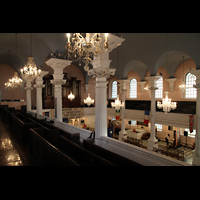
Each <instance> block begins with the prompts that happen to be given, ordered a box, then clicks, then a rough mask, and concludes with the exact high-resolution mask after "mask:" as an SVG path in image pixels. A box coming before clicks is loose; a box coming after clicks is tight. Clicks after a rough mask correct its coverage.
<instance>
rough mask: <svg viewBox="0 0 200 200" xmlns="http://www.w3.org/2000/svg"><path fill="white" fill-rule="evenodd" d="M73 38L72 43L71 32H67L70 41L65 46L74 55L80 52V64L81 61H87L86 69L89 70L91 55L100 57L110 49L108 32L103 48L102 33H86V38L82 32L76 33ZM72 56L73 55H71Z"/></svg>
mask: <svg viewBox="0 0 200 200" xmlns="http://www.w3.org/2000/svg"><path fill="white" fill-rule="evenodd" d="M73 36H74V37H73V38H72V44H73V46H72V45H71V42H70V34H69V33H68V34H67V37H68V42H67V45H66V46H65V48H66V49H67V50H68V56H69V55H70V54H69V53H71V54H73V56H74V57H76V55H77V54H78V56H79V58H78V59H77V60H79V65H80V61H81V59H82V61H83V62H84V63H85V66H84V69H85V71H88V70H89V64H90V63H91V61H92V59H91V58H90V57H91V56H96V57H99V56H100V55H101V53H104V52H106V51H107V50H108V48H109V45H108V33H105V42H104V46H103V48H102V47H101V40H102V39H101V37H100V33H86V37H85V38H84V37H83V36H82V35H81V34H80V33H74V34H73ZM71 58H72V56H71Z"/></svg>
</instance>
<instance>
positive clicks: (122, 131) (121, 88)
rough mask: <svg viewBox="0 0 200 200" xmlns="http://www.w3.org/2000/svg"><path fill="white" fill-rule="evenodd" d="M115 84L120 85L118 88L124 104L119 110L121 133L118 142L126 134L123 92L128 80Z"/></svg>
mask: <svg viewBox="0 0 200 200" xmlns="http://www.w3.org/2000/svg"><path fill="white" fill-rule="evenodd" d="M117 82H118V83H119V84H120V85H119V87H120V92H121V94H122V102H124V106H123V107H122V109H121V131H120V132H119V140H122V138H123V137H124V136H126V134H127V132H126V131H125V108H126V103H125V92H126V91H127V89H126V84H127V83H129V80H119V81H117Z"/></svg>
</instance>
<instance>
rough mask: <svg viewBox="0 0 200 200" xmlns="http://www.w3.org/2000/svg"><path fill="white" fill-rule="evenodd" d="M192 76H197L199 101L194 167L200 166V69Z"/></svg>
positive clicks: (192, 71) (197, 104)
mask: <svg viewBox="0 0 200 200" xmlns="http://www.w3.org/2000/svg"><path fill="white" fill-rule="evenodd" d="M190 72H191V73H192V74H194V75H195V76H196V85H194V87H196V88H197V101H196V136H195V150H194V151H193V163H192V164H193V165H197V166H200V69H198V70H191V71H190Z"/></svg>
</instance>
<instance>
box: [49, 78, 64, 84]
mask: <svg viewBox="0 0 200 200" xmlns="http://www.w3.org/2000/svg"><path fill="white" fill-rule="evenodd" d="M65 83H66V80H63V79H54V80H51V84H53V85H64V84H65Z"/></svg>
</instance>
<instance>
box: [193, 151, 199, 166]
mask: <svg viewBox="0 0 200 200" xmlns="http://www.w3.org/2000/svg"><path fill="white" fill-rule="evenodd" d="M192 164H193V165H196V166H200V156H197V155H196V153H195V150H194V151H193V162H192Z"/></svg>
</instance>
